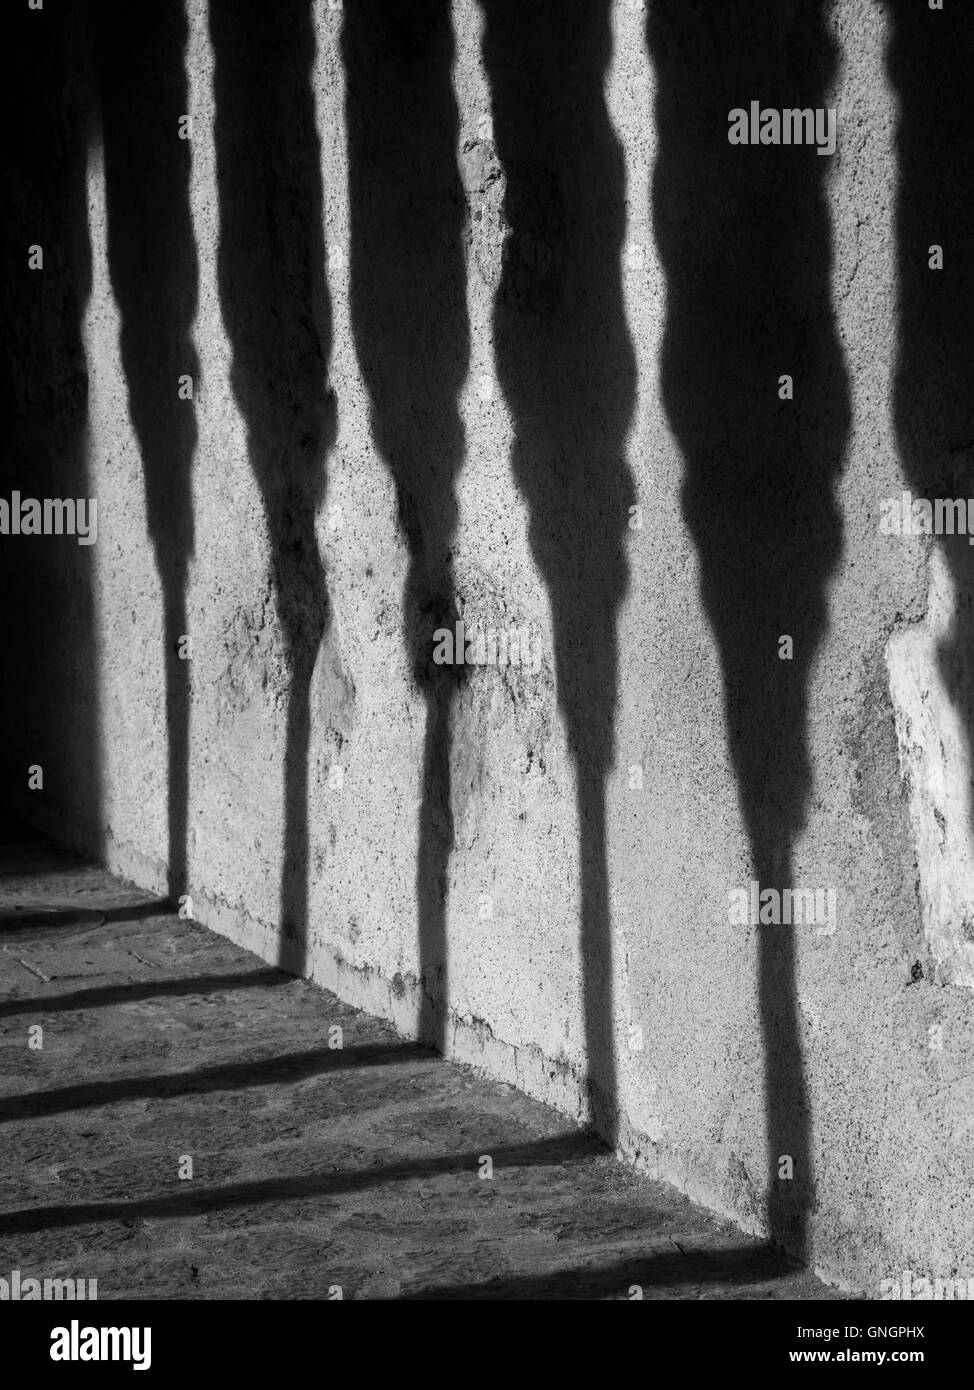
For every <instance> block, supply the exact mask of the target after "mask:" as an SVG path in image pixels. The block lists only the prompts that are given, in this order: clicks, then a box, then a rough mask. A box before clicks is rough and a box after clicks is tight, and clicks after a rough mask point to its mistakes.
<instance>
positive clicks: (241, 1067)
mask: <svg viewBox="0 0 974 1390" xmlns="http://www.w3.org/2000/svg"><path fill="white" fill-rule="evenodd" d="M0 839H2V841H3V843H2V845H0V1064H2V1066H0V1069H2V1074H3V1092H2V1096H0V1127H2V1134H3V1149H4V1176H3V1180H2V1184H0V1270H3V1271H4V1277H8V1275H9V1271H10V1270H11V1269H20V1270H21V1272H22V1277H23V1278H26V1277H28V1276H29V1275H31V1276H34V1277H38V1276H40V1277H43V1278H84V1279H92V1278H94V1279H97V1280H98V1297H99V1298H101V1299H106V1298H122V1297H136V1298H140V1297H141V1298H145V1297H162V1298H327V1297H334V1296H335V1289H336V1287H340V1289H341V1296H342V1297H344V1298H407V1299H408V1298H518V1299H521V1298H525V1299H550V1298H559V1299H561V1298H605V1299H624V1298H630V1297H632V1296H633V1286H634V1285H638V1286H639V1287H640V1289H641V1290H642V1296H643V1297H644V1298H745V1299H761V1298H776V1299H781V1298H792V1299H793V1298H823V1297H824V1298H828V1297H834V1296H835V1295H834V1294H833V1293H832V1292H831V1291H830V1290H828V1289H826V1288H824V1287H823V1286H822V1285H821V1284H820V1283H819V1282H818V1281H817V1280H815V1279H814V1278H812V1277H811V1276H810V1275H808V1274H807V1273H804V1272H800V1271H795V1270H794V1269H793V1268H792V1267H791V1266H789V1264H788V1263H787V1262H786V1261H784V1260H782V1259H781V1258H780V1257H776V1256H774V1255H772V1254H771V1253H769V1252H768V1251H767V1250H766V1249H764V1248H763V1247H762V1246H761V1245H760V1244H759V1243H758V1242H756V1241H749V1240H747V1239H745V1238H744V1237H742V1236H741V1235H740V1234H739V1233H738V1232H736V1231H735V1230H734V1229H733V1228H732V1227H731V1226H730V1224H729V1223H721V1222H718V1221H715V1220H714V1219H713V1218H712V1217H709V1216H707V1215H706V1214H705V1213H704V1212H702V1211H701V1210H700V1209H699V1208H696V1207H694V1206H692V1205H691V1204H690V1203H689V1202H688V1201H687V1199H686V1198H685V1197H682V1196H681V1195H680V1194H679V1193H677V1192H676V1191H675V1190H674V1189H672V1188H668V1187H665V1186H664V1185H663V1184H661V1183H656V1182H651V1181H649V1180H648V1179H641V1178H638V1177H636V1176H635V1175H634V1174H633V1173H632V1172H631V1170H629V1169H628V1168H626V1167H623V1166H622V1165H620V1164H619V1163H618V1162H616V1161H615V1160H614V1159H613V1158H612V1156H611V1154H610V1153H609V1152H608V1150H607V1149H606V1148H605V1147H604V1145H602V1144H600V1143H598V1142H597V1141H596V1140H594V1139H592V1138H591V1137H590V1136H588V1135H586V1134H585V1133H583V1132H581V1131H580V1130H578V1129H577V1128H575V1127H574V1126H572V1125H568V1124H566V1123H565V1121H564V1119H563V1118H562V1117H560V1116H559V1115H557V1114H555V1112H553V1111H551V1110H549V1109H546V1108H545V1107H544V1106H542V1105H539V1104H538V1103H537V1102H535V1101H531V1100H529V1099H527V1098H526V1097H525V1096H523V1095H520V1094H519V1093H518V1092H516V1091H515V1090H514V1089H513V1088H512V1087H510V1086H505V1085H500V1084H498V1083H496V1082H491V1081H489V1080H485V1079H482V1078H480V1077H478V1076H476V1075H475V1074H474V1073H473V1072H472V1071H471V1070H470V1069H469V1068H466V1067H459V1066H456V1065H453V1064H451V1063H448V1062H445V1061H443V1060H442V1059H441V1058H440V1057H439V1056H437V1054H435V1053H433V1052H432V1051H431V1050H429V1049H428V1048H423V1047H420V1046H417V1045H416V1044H414V1043H409V1042H406V1041H404V1040H402V1039H401V1038H399V1037H397V1036H396V1034H395V1033H394V1031H393V1030H392V1029H391V1028H390V1027H389V1025H388V1024H384V1023H382V1022H380V1021H379V1020H378V1019H375V1018H370V1017H368V1016H367V1015H365V1014H362V1013H360V1012H358V1011H357V1010H354V1009H351V1008H349V1007H348V1005H346V1004H342V1003H341V1002H340V1001H339V1000H338V999H336V998H335V996H334V995H332V994H329V993H328V992H326V991H322V990H319V989H316V988H315V987H314V986H313V985H310V984H308V983H307V982H305V981H300V980H295V979H293V978H291V977H289V976H287V975H285V974H284V972H283V971H279V970H275V969H271V968H268V967H267V966H265V965H263V964H262V963H261V962H260V961H259V960H258V959H256V958H255V957H253V956H249V955H248V954H247V953H246V952H244V951H241V950H240V949H239V948H238V947H235V946H232V945H230V944H229V943H228V942H227V941H225V940H223V939H221V938H220V937H217V936H214V935H212V934H211V933H209V932H207V931H206V930H204V929H203V928H201V927H200V926H199V925H198V924H196V923H194V922H189V921H180V920H179V919H178V918H177V917H176V916H175V914H174V913H172V912H171V910H170V909H169V908H168V907H167V906H166V904H165V903H160V902H158V901H153V900H147V899H146V897H145V895H144V894H143V893H140V892H139V891H138V890H135V889H133V888H131V887H130V886H128V885H126V884H123V883H120V882H118V881H117V880H113V879H112V878H110V877H109V875H108V874H107V873H105V872H104V871H102V870H99V869H94V868H88V867H84V866H81V865H78V864H75V863H72V862H71V860H70V859H68V858H66V857H65V856H64V855H63V854H62V855H59V854H57V853H55V852H51V851H50V849H49V847H48V848H45V846H44V845H43V844H41V843H37V842H36V841H35V842H31V841H30V840H28V841H26V842H25V841H24V840H23V839H22V838H21V837H20V836H19V835H18V834H17V832H16V830H15V829H14V828H13V827H12V826H11V825H9V824H5V825H3V827H2V829H0ZM36 1025H40V1027H41V1028H42V1029H43V1036H42V1042H43V1046H42V1048H40V1049H35V1050H31V1049H30V1048H29V1047H28V1039H29V1037H30V1030H31V1029H32V1028H34V1027H36ZM335 1028H340V1029H341V1047H340V1048H336V1047H332V1046H331V1042H337V1041H338V1035H337V1034H336V1033H335V1032H334V1031H333V1030H334V1029H335ZM35 1037H36V1034H35ZM484 1155H489V1156H491V1157H492V1160H493V1176H492V1177H491V1178H481V1177H480V1176H479V1174H480V1171H481V1169H482V1166H483V1165H482V1162H481V1160H482V1158H483V1156H484ZM186 1156H189V1157H191V1158H192V1163H193V1168H192V1177H191V1178H183V1179H180V1177H179V1176H178V1174H179V1171H180V1161H181V1160H183V1159H184V1158H185V1157H186Z"/></svg>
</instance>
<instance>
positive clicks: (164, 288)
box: [88, 0, 200, 900]
mask: <svg viewBox="0 0 974 1390" xmlns="http://www.w3.org/2000/svg"><path fill="white" fill-rule="evenodd" d="M88 14H89V16H90V21H89V22H90V26H91V30H92V34H93V41H94V49H95V62H96V72H97V80H98V89H99V102H100V119H101V132H102V139H103V144H104V156H105V189H106V202H107V222H108V265H109V272H110V275H111V282H112V290H113V292H114V296H115V302H116V304H117V306H118V311H119V314H120V317H121V330H120V335H119V337H120V348H121V358H122V366H123V369H124V372H125V379H126V382H127V384H128V405H129V415H130V417H131V421H132V426H133V429H134V430H135V435H136V438H137V440H138V444H139V451H140V454H141V457H142V470H143V477H144V482H145V506H146V520H147V526H148V532H149V537H150V540H151V542H152V548H153V554H154V557H155V564H156V569H157V571H158V574H159V581H160V585H161V588H162V598H163V673H164V680H165V691H166V699H165V721H166V739H167V747H168V758H167V763H168V775H167V798H168V864H169V871H168V888H169V895H170V897H171V898H172V899H173V900H176V899H178V898H179V896H180V895H181V894H183V893H186V892H188V891H189V890H188V883H187V870H188V858H187V856H188V846H187V830H188V817H189V719H190V671H191V663H190V661H189V660H187V659H186V658H185V653H184V655H183V656H182V657H181V656H180V646H181V639H182V638H184V637H185V636H187V635H188V633H187V615H186V583H187V574H188V569H189V563H190V560H191V559H192V555H193V495H192V468H193V459H194V455H195V452H196V440H197V428H196V406H195V404H194V400H193V399H192V398H190V399H184V398H180V378H181V377H185V376H188V377H190V378H191V382H192V386H191V389H192V391H193V393H194V396H195V394H196V393H197V392H198V391H199V387H200V363H199V358H198V356H197V354H196V349H195V347H194V345H193V340H192V331H193V322H194V319H195V316H196V306H197V297H198V279H199V277H198V269H197V256H196V244H195V241H194V237H193V223H192V214H191V209H190V194H189V180H190V142H189V140H187V139H181V138H180V134H179V127H180V120H181V118H182V117H184V116H185V115H186V114H188V112H189V92H188V84H187V79H186V72H185V67H184V57H183V55H184V51H185V47H186V41H187V37H188V28H187V23H186V17H185V12H184V6H183V4H182V3H180V0H154V3H153V4H151V5H132V4H129V3H128V0H109V3H106V2H105V0H100V3H96V4H92V5H90V6H89V9H88ZM182 389H183V391H184V392H185V390H186V387H185V383H183V386H182Z"/></svg>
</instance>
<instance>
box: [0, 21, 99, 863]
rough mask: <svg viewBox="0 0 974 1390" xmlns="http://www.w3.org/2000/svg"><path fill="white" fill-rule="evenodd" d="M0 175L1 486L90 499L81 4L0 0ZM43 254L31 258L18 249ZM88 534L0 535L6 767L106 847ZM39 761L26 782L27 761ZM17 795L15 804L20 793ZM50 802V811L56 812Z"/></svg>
mask: <svg viewBox="0 0 974 1390" xmlns="http://www.w3.org/2000/svg"><path fill="white" fill-rule="evenodd" d="M0 26H2V28H0V40H2V49H3V52H4V53H5V54H6V55H7V56H6V72H5V82H4V89H5V90H4V96H5V98H6V100H5V105H4V136H5V138H4V180H3V186H4V190H5V193H6V195H7V199H8V203H7V208H6V211H5V215H4V217H3V219H2V232H0V235H2V238H3V248H2V257H0V258H2V269H0V289H2V293H3V297H4V298H3V302H4V305H5V312H4V316H3V326H2V334H3V337H2V345H3V360H2V363H0V429H2V431H3V439H2V448H0V476H2V480H3V495H4V497H5V498H6V499H7V501H8V502H9V501H10V497H11V492H12V491H13V490H14V489H16V490H19V491H20V492H21V494H22V496H23V497H25V498H27V497H34V498H69V497H70V498H75V499H78V498H90V497H91V494H92V488H91V481H90V477H89V472H88V460H87V421H88V367H87V362H86V360H85V347H84V341H83V320H84V315H85V311H86V308H87V304H88V299H89V296H90V293H91V246H90V242H89V237H88V216H87V191H86V155H87V144H88V133H89V122H90V116H89V109H90V102H89V86H88V72H87V66H86V61H85V55H86V50H85V44H84V38H85V33H84V23H83V14H82V12H81V11H80V10H79V9H77V8H74V7H72V6H61V7H53V6H49V7H48V9H47V10H45V11H43V12H40V11H31V10H29V9H28V7H27V5H26V4H25V5H22V6H13V5H7V6H4V7H3V14H2V20H0ZM35 245H38V246H40V247H41V248H42V250H43V255H44V265H43V269H36V270H31V269H29V268H28V251H29V248H30V247H32V246H35ZM95 549H96V547H95V546H91V545H78V543H77V541H76V539H75V538H74V537H72V536H65V535H61V536H42V535H27V536H24V535H21V536H15V535H5V536H3V538H2V541H0V581H2V583H3V592H4V596H5V604H4V621H3V637H4V656H5V660H4V672H5V677H4V680H3V687H2V696H0V700H2V705H0V709H2V719H3V724H4V732H5V738H4V740H3V747H2V758H3V767H4V779H5V781H6V782H7V783H8V784H9V787H10V789H11V792H12V794H13V796H14V798H15V800H16V803H17V806H18V810H19V811H21V812H22V813H24V814H31V812H32V811H36V812H37V818H38V820H39V821H40V822H41V823H43V824H44V825H45V826H46V827H47V829H48V830H49V831H50V832H51V833H55V834H62V833H66V832H69V833H70V834H71V837H72V839H73V840H74V842H75V843H76V844H80V845H83V847H84V849H85V851H86V852H87V853H88V854H92V855H96V856H97V855H99V854H100V853H101V850H102V840H101V831H102V768H101V742H100V721H99V683H98V665H97V642H96V628H95V606H94V594H93V577H94V556H95ZM32 764H40V765H41V766H42V767H43V769H44V787H43V789H42V790H34V791H27V785H28V767H29V766H30V765H32ZM25 791H27V796H26V800H25V799H24V793H25ZM52 812H53V814H52Z"/></svg>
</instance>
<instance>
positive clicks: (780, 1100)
mask: <svg viewBox="0 0 974 1390" xmlns="http://www.w3.org/2000/svg"><path fill="white" fill-rule="evenodd" d="M648 42H649V51H650V54H651V57H652V60H653V63H654V67H655V71H656V79H657V93H658V95H657V101H656V126H657V132H658V138H659V150H658V155H657V160H656V165H655V171H654V175H653V182H652V206H653V214H654V220H655V231H656V238H657V242H658V246H659V251H660V255H661V258H662V263H663V268H664V271H665V276H666V327H665V338H664V343H663V355H662V392H663V400H664V405H665V409H666V413H667V416H668V419H669V422H670V425H671V427H672V429H673V431H674V433H675V435H676V438H677V441H678V443H679V445H680V447H681V450H682V452H683V455H684V459H685V466H686V473H685V481H684V486H683V515H684V517H685V518H686V522H687V525H688V527H689V529H690V531H691V533H692V536H693V539H694V542H695V544H696V547H697V553H698V559H699V565H700V574H701V588H702V595H703V600H704V604H705V606H706V611H707V614H708V617H709V620H710V624H711V628H712V631H713V633H714V637H715V638H716V641H717V645H718V649H719V652H720V658H721V662H722V666H723V674H724V708H725V716H726V721H727V731H728V739H729V743H730V751H731V754H732V758H733V763H734V768H735V772H736V776H737V782H738V795H739V799H740V806H741V810H742V813H743V816H744V821H745V825H746V827H747V832H748V835H749V838H750V846H751V855H752V861H753V862H752V873H753V875H754V877H756V878H757V879H758V881H759V883H760V885H761V888H762V889H764V888H767V887H774V888H778V889H783V888H784V887H786V886H792V885H793V884H794V867H795V866H794V859H793V847H794V844H795V841H796V837H797V836H798V835H799V833H800V832H801V830H802V828H803V826H804V824H805V819H806V815H807V807H808V799H809V795H810V789H811V767H810V755H809V747H808V730H807V722H808V681H809V674H810V669H811V664H812V661H813V658H814V656H815V652H816V649H817V647H818V645H819V643H820V641H821V640H822V637H823V635H824V632H825V626H826V616H827V615H826V584H827V581H828V578H829V575H830V574H831V572H832V571H833V569H834V567H835V565H836V563H837V561H838V558H839V555H840V551H841V531H840V520H839V514H838V510H837V508H836V505H835V502H834V499H833V491H832V490H833V486H834V483H835V480H836V476H837V474H838V472H839V469H840V466H841V462H842V457H843V450H844V446H845V443H846V438H847V433H848V423H849V395H848V386H847V379H846V373H845V369H844V365H843V359H842V353H841V349H840V345H839V342H838V339H837V335H836V329H835V324H834V320H833V312H832V305H831V292H830V291H831V285H830V269H831V261H832V251H831V240H830V227H829V221H828V217H827V207H826V202H825V197H824V192H823V183H824V180H825V178H826V177H827V175H828V172H829V167H830V161H829V158H828V157H824V156H819V155H818V154H817V152H816V150H815V149H814V148H788V147H781V146H779V147H775V146H747V147H738V146H732V145H730V144H729V143H728V139H727V132H728V119H727V118H728V112H729V111H730V110H731V109H733V108H735V107H744V108H748V106H749V103H750V101H751V100H752V99H755V100H760V102H761V104H762V106H765V107H777V108H779V109H781V108H794V107H800V108H805V107H812V108H815V107H824V106H826V105H828V104H830V103H829V101H828V98H827V89H828V84H829V82H830V80H831V79H832V77H833V73H834V67H835V56H834V53H833V44H832V41H831V39H830V37H829V34H828V30H827V27H826V6H825V5H824V4H822V3H819V0H794V3H790V4H788V5H787V6H783V7H773V6H772V7H766V6H762V7H755V6H753V5H752V4H750V3H749V0H728V3H726V4H724V5H721V6H716V7H715V6H713V5H710V4H707V3H705V0H653V4H652V8H651V11H650V15H649V21H648ZM833 158H834V156H833ZM784 374H787V375H791V376H792V377H793V379H794V400H793V401H783V400H780V399H779V378H780V377H781V376H782V375H784ZM783 634H787V635H790V636H791V637H792V638H793V639H794V659H793V660H791V661H788V660H779V655H778V651H779V646H778V640H779V637H780V636H781V635H783ZM756 930H757V934H758V946H757V950H758V988H759V1006H760V1012H761V1020H762V1031H763V1041H764V1056H765V1087H766V1096H765V1103H766V1114H767V1120H766V1125H767V1129H766V1139H767V1145H768V1161H769V1170H768V1175H767V1189H768V1193H769V1226H770V1230H771V1234H772V1238H773V1239H774V1240H775V1241H776V1242H777V1243H779V1244H780V1245H782V1246H784V1247H786V1248H788V1249H789V1250H791V1251H792V1252H793V1253H796V1254H798V1255H802V1254H804V1252H805V1237H806V1226H807V1215H808V1211H809V1209H810V1207H811V1205H812V1203H813V1186H812V1174H811V1171H810V1164H811V1142H810V1126H811V1116H810V1114H809V1106H808V1097H807V1092H806V1085H805V1077H804V1069H803V1062H802V1054H801V1030H800V1025H799V1018H798V1000H797V997H796V983H795V969H796V967H795V943H794V940H793V935H792V934H793V931H794V930H795V929H794V928H785V927H780V926H779V927H774V926H761V927H758V928H757V929H756ZM784 1154H788V1155H790V1156H791V1157H792V1159H793V1160H794V1178H793V1179H792V1180H791V1181H788V1180H787V1179H780V1178H779V1162H778V1161H779V1156H781V1155H784Z"/></svg>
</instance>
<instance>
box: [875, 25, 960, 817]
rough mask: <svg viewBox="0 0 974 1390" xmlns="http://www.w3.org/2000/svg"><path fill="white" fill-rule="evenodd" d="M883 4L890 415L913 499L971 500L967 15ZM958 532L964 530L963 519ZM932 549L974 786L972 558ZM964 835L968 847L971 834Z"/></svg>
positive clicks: (946, 543) (947, 543) (943, 543)
mask: <svg viewBox="0 0 974 1390" xmlns="http://www.w3.org/2000/svg"><path fill="white" fill-rule="evenodd" d="M884 4H885V9H886V12H887V14H888V15H889V16H890V19H891V20H892V25H891V34H890V47H889V52H888V59H887V65H888V72H889V76H890V79H891V82H892V84H893V88H894V91H895V93H896V97H897V99H898V104H899V126H898V130H897V155H898V162H899V185H898V196H897V204H896V223H897V272H898V286H899V297H898V312H899V342H898V353H897V363H896V373H895V378H894V388H893V392H894V394H893V405H894V412H895V422H896V434H897V441H898V444H899V451H900V458H901V461H902V467H903V470H904V472H905V474H906V478H907V483H908V486H909V488H910V491H911V492H912V493H913V495H914V497H927V498H930V499H933V498H938V497H939V498H974V391H972V375H974V374H972V367H974V254H972V249H974V230H972V229H974V158H972V152H971V144H972V140H974V82H972V81H971V63H972V60H974V10H972V9H971V7H970V6H969V5H948V6H947V7H946V8H945V9H944V10H943V11H942V12H940V11H930V10H929V9H928V8H927V7H926V6H917V5H911V4H909V3H907V0H884ZM932 246H940V247H942V249H943V258H944V259H943V269H942V270H932V269H931V268H930V248H931V247H932ZM971 512H974V507H972V508H971ZM967 525H968V528H969V530H970V529H974V516H972V515H971V513H970V512H969V514H968V518H967ZM890 544H893V545H896V544H911V542H909V541H897V540H895V539H894V540H891V541H890ZM913 544H916V542H913ZM935 544H936V545H938V546H939V547H940V549H941V553H942V556H943V558H944V560H945V562H946V566H947V569H948V571H949V574H950V579H951V583H952V586H953V588H954V591H955V593H956V596H957V597H956V607H955V611H954V614H953V617H952V622H951V626H950V628H949V630H948V631H947V633H946V634H945V635H944V637H943V640H942V641H941V643H940V646H939V651H938V656H939V662H940V671H941V676H942V678H943V680H944V683H945V685H946V687H947V690H948V692H949V694H950V697H951V699H952V701H953V703H954V705H955V706H956V710H957V714H958V716H959V719H960V721H961V725H962V727H963V729H964V730H965V732H966V736H967V760H968V767H969V768H970V769H971V772H972V777H974V740H972V730H974V547H972V546H971V545H970V544H969V542H968V538H967V536H965V535H956V534H955V535H952V536H951V535H946V536H941V537H939V538H938V540H937V541H936V542H935ZM971 805H972V807H974V780H972V784H971ZM965 832H966V833H968V834H971V835H974V825H971V826H967V827H965Z"/></svg>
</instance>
